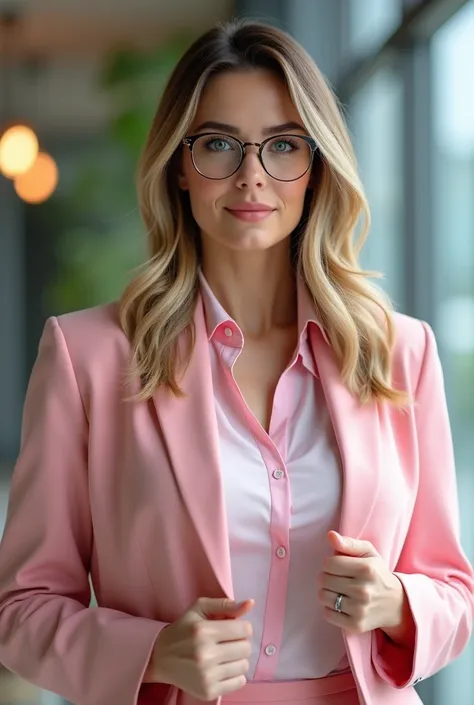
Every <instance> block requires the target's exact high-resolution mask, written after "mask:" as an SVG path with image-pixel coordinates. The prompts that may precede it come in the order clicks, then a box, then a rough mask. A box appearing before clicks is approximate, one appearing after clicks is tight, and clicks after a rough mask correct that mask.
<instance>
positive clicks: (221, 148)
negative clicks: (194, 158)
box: [206, 138, 232, 152]
mask: <svg viewBox="0 0 474 705" xmlns="http://www.w3.org/2000/svg"><path fill="white" fill-rule="evenodd" d="M206 147H207V148H208V149H210V150H211V151H212V152H228V151H229V149H232V145H231V144H229V142H227V140H223V139H215V138H212V139H210V140H208V141H207V142H206Z"/></svg>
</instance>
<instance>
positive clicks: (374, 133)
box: [350, 68, 404, 308]
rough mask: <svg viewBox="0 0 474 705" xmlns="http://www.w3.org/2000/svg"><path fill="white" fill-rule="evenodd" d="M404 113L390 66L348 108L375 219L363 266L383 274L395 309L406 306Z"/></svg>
mask: <svg viewBox="0 0 474 705" xmlns="http://www.w3.org/2000/svg"><path fill="white" fill-rule="evenodd" d="M402 111H403V90H402V83H401V81H400V78H399V75H398V73H397V72H396V71H395V70H393V69H390V68H385V69H383V70H380V71H379V72H378V73H377V74H375V75H374V76H373V77H372V78H371V79H370V81H368V83H367V84H366V85H365V86H364V87H363V88H362V89H361V90H360V91H359V92H358V93H357V94H356V95H354V97H353V99H352V101H351V105H350V114H351V126H352V132H353V139H354V146H355V149H356V153H357V157H358V160H359V167H360V172H361V177H362V181H363V183H364V186H365V190H366V193H367V197H368V200H369V205H370V209H371V216H372V225H371V230H370V233H369V237H368V240H367V242H366V244H365V246H364V248H363V250H362V256H361V263H362V265H363V267H364V268H366V269H372V270H378V271H381V272H382V273H383V274H384V275H385V280H384V281H382V282H380V283H381V285H382V286H383V287H384V288H385V290H386V291H387V293H388V294H389V295H390V296H391V297H392V299H393V301H394V303H395V306H396V307H397V308H403V305H404V297H403V292H404V282H403V266H404V265H403V259H404V254H403V161H402V160H403V114H402Z"/></svg>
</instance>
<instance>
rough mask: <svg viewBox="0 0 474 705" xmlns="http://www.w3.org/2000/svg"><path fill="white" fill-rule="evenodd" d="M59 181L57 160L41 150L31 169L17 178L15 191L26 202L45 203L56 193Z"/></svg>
mask: <svg viewBox="0 0 474 705" xmlns="http://www.w3.org/2000/svg"><path fill="white" fill-rule="evenodd" d="M58 181H59V171H58V167H57V164H56V162H55V161H54V159H53V158H52V157H51V156H50V155H49V154H46V152H40V153H39V154H38V157H37V159H36V161H35V163H34V164H33V166H32V167H31V169H29V170H28V171H27V172H26V173H24V174H21V175H20V176H18V177H17V178H16V179H15V191H16V192H17V194H18V195H19V196H20V198H22V199H23V200H24V201H26V203H35V204H37V203H43V202H44V201H46V200H47V199H48V198H49V197H50V196H51V195H52V194H53V193H54V191H55V189H56V186H57V184H58Z"/></svg>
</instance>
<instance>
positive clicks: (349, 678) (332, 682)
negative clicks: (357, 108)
mask: <svg viewBox="0 0 474 705" xmlns="http://www.w3.org/2000/svg"><path fill="white" fill-rule="evenodd" d="M224 703H225V705H230V703H242V704H243V703H246V705H257V704H259V703H265V705H277V704H278V705H359V698H358V695H357V686H356V684H355V680H354V677H353V675H352V673H342V674H341V675H336V676H327V677H326V678H314V679H311V680H301V681H272V682H271V683H262V682H260V683H253V682H252V681H251V682H250V683H247V685H245V686H244V687H243V688H242V689H241V690H238V691H236V692H235V693H229V695H224V697H223V698H222V704H223V705H224Z"/></svg>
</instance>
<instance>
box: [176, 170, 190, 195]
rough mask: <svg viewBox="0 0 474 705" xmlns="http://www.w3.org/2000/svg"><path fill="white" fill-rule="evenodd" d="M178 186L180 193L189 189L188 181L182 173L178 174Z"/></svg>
mask: <svg viewBox="0 0 474 705" xmlns="http://www.w3.org/2000/svg"><path fill="white" fill-rule="evenodd" d="M178 186H179V188H180V189H181V190H182V191H187V190H188V189H189V184H188V179H187V177H186V176H185V175H184V173H183V172H182V171H180V172H179V174H178Z"/></svg>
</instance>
